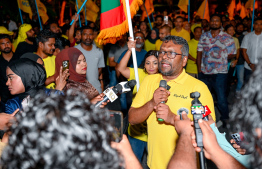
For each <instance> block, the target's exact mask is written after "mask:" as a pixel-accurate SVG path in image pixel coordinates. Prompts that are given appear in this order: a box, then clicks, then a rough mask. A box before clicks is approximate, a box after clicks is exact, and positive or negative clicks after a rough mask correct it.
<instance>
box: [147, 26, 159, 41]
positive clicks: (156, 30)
mask: <svg viewBox="0 0 262 169" xmlns="http://www.w3.org/2000/svg"><path fill="white" fill-rule="evenodd" d="M153 30H154V31H155V32H156V38H155V39H152V38H151V35H149V37H148V40H149V42H151V43H153V44H155V43H156V41H157V39H159V31H158V29H157V28H153V29H152V31H153Z"/></svg>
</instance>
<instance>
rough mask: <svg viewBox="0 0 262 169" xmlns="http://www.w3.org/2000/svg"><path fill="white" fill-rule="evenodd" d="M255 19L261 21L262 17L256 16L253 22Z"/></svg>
mask: <svg viewBox="0 0 262 169" xmlns="http://www.w3.org/2000/svg"><path fill="white" fill-rule="evenodd" d="M256 21H262V18H261V17H257V18H255V19H254V23H255V22H256Z"/></svg>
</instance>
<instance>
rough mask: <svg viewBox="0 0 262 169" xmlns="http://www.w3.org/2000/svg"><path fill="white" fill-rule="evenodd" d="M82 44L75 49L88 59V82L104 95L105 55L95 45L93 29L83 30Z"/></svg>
mask: <svg viewBox="0 0 262 169" xmlns="http://www.w3.org/2000/svg"><path fill="white" fill-rule="evenodd" d="M81 31H82V32H81V43H80V44H78V45H76V46H75V48H77V49H79V50H80V51H81V52H82V53H83V54H84V56H85V58H86V63H87V70H86V78H87V80H88V81H89V82H90V83H91V84H92V85H93V86H94V87H95V88H96V89H97V90H98V92H99V93H102V87H101V82H103V75H102V69H103V68H104V67H105V61H104V53H103V51H102V50H101V49H100V48H98V47H97V46H96V45H95V44H94V43H93V41H94V30H93V28H91V27H88V26H84V27H82V30H81Z"/></svg>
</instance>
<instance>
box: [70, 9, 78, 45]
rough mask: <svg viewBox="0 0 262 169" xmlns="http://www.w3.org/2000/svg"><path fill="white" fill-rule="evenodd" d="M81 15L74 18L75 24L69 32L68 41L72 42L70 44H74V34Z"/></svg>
mask: <svg viewBox="0 0 262 169" xmlns="http://www.w3.org/2000/svg"><path fill="white" fill-rule="evenodd" d="M78 18H79V15H77V14H75V15H74V16H72V20H73V19H74V22H73V24H72V25H71V26H70V29H69V32H68V40H69V41H70V44H71V43H73V42H74V40H75V38H74V32H75V25H76V22H77V21H78Z"/></svg>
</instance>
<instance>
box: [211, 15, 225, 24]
mask: <svg viewBox="0 0 262 169" xmlns="http://www.w3.org/2000/svg"><path fill="white" fill-rule="evenodd" d="M215 16H216V17H219V19H220V22H221V23H222V17H221V15H219V14H216V13H215V14H212V15H211V16H210V21H211V19H212V18H213V17H215Z"/></svg>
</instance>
